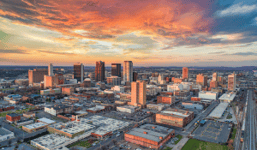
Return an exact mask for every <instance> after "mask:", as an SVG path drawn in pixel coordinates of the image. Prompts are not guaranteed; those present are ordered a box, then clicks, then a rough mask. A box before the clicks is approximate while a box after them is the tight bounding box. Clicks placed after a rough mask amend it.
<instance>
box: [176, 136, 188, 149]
mask: <svg viewBox="0 0 257 150" xmlns="http://www.w3.org/2000/svg"><path fill="white" fill-rule="evenodd" d="M188 140H189V138H186V137H184V138H182V139H181V140H180V141H179V142H178V143H177V144H176V145H175V146H174V147H173V148H172V150H181V149H182V147H183V146H184V145H185V144H186V142H187V141H188Z"/></svg>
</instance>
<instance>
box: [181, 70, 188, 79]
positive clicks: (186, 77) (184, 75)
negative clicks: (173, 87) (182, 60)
mask: <svg viewBox="0 0 257 150" xmlns="http://www.w3.org/2000/svg"><path fill="white" fill-rule="evenodd" d="M182 79H188V68H187V67H183V69H182Z"/></svg>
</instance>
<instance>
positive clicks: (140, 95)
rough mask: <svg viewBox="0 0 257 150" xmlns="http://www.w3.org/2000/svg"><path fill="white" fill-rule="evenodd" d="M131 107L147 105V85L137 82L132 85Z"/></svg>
mask: <svg viewBox="0 0 257 150" xmlns="http://www.w3.org/2000/svg"><path fill="white" fill-rule="evenodd" d="M129 105H133V106H140V107H145V105H146V83H145V82H144V81H137V82H132V83H131V102H130V103H129Z"/></svg>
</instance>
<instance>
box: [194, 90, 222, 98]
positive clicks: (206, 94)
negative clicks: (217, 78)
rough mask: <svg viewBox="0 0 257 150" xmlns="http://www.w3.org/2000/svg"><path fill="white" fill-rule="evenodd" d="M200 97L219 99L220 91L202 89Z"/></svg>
mask: <svg viewBox="0 0 257 150" xmlns="http://www.w3.org/2000/svg"><path fill="white" fill-rule="evenodd" d="M198 97H199V98H201V99H208V100H217V97H218V93H217V92H211V91H200V92H199V94H198Z"/></svg>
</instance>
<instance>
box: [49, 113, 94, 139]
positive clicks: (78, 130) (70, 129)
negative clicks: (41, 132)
mask: <svg viewBox="0 0 257 150" xmlns="http://www.w3.org/2000/svg"><path fill="white" fill-rule="evenodd" d="M88 122H89V121H88V120H86V119H83V118H81V120H80V121H71V122H67V123H62V122H59V123H56V124H52V125H49V126H48V131H49V132H51V133H57V134H61V135H64V136H66V137H69V138H74V137H75V136H77V135H80V134H83V133H85V132H87V131H90V130H92V129H94V128H95V126H94V125H91V124H89V123H88Z"/></svg>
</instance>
